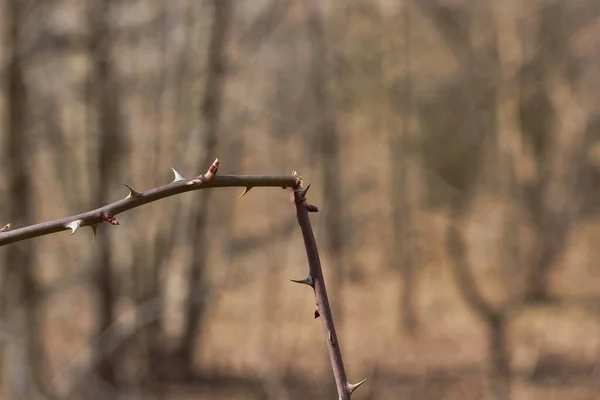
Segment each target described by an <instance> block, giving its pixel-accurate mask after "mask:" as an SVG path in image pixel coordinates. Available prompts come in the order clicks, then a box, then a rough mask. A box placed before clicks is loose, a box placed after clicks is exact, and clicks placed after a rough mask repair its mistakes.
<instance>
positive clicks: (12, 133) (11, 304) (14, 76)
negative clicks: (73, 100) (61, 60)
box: [2, 0, 45, 399]
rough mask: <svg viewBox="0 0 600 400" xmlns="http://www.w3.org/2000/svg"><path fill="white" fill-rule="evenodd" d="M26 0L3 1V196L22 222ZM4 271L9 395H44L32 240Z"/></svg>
mask: <svg viewBox="0 0 600 400" xmlns="http://www.w3.org/2000/svg"><path fill="white" fill-rule="evenodd" d="M27 6H28V4H27V2H23V1H19V0H9V1H7V2H6V15H5V17H4V20H5V21H6V24H7V25H6V26H5V29H6V36H5V37H6V43H5V45H6V49H7V50H8V54H7V63H6V75H5V78H4V85H3V87H4V90H5V101H4V104H5V107H6V108H5V110H4V130H5V134H4V140H3V143H2V150H3V152H2V160H3V166H4V171H5V174H6V180H7V182H8V184H7V192H6V193H5V196H4V202H5V204H6V206H7V209H8V211H7V214H8V215H7V216H8V218H10V221H11V222H12V224H14V225H15V226H26V225H28V224H31V223H32V222H33V219H34V208H33V205H34V203H33V200H34V196H33V188H32V179H31V178H32V176H33V173H32V171H31V164H32V162H31V161H32V157H33V153H32V151H30V149H31V143H30V141H31V140H32V138H31V137H30V134H29V129H28V128H29V126H28V124H27V116H26V112H27V111H26V110H27V106H28V101H29V99H28V93H27V86H26V83H25V60H24V59H23V48H24V46H23V45H22V39H23V34H24V33H23V26H24V24H25V10H26V7H27ZM4 257H5V267H6V269H5V271H3V275H4V279H3V282H2V283H3V287H2V293H3V296H2V318H3V320H4V323H5V324H6V325H5V326H6V328H8V332H7V336H8V337H12V339H13V340H12V343H11V346H10V347H9V349H8V350H9V351H8V352H7V353H6V354H5V356H8V357H7V358H5V360H4V365H3V367H5V368H7V367H8V368H10V372H11V382H10V396H11V398H14V399H30V398H32V397H33V396H37V395H43V393H44V391H45V385H44V380H43V367H44V349H43V342H42V338H43V334H44V331H43V328H41V326H40V325H41V319H40V311H41V309H40V307H41V303H40V301H39V299H38V297H37V287H38V284H37V279H36V276H35V243H34V242H33V241H26V242H23V243H20V244H19V245H18V246H9V247H8V248H6V252H5V254H4Z"/></svg>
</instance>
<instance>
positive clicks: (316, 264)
mask: <svg viewBox="0 0 600 400" xmlns="http://www.w3.org/2000/svg"><path fill="white" fill-rule="evenodd" d="M305 193H306V192H305V191H302V190H300V189H297V190H296V191H294V200H295V204H296V217H297V218H298V224H299V225H300V229H301V230H302V237H303V238H304V246H305V247H306V256H307V257H308V265H309V268H310V276H311V277H312V281H313V283H314V287H313V288H314V290H315V301H316V303H317V310H318V312H319V314H320V316H321V321H322V323H323V330H324V331H325V337H326V339H327V350H328V351H329V358H330V360H331V367H332V368H333V376H334V378H335V386H336V388H337V392H338V395H339V398H340V399H341V400H349V399H350V391H349V390H348V386H347V379H346V371H345V370H344V363H343V361H342V352H341V350H340V346H339V342H338V339H337V335H336V333H335V326H334V325H333V315H332V312H331V307H330V306H329V300H328V299H327V290H326V289H325V279H324V278H323V270H322V269H321V260H320V258H319V251H318V249H317V243H316V241H315V235H314V233H313V230H312V226H311V224H310V218H309V217H308V212H309V209H311V211H316V208H315V207H314V206H311V205H309V204H308V203H306V198H305V197H304V194H305ZM313 209H314V210H313Z"/></svg>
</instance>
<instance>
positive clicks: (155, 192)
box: [0, 160, 300, 246]
mask: <svg viewBox="0 0 600 400" xmlns="http://www.w3.org/2000/svg"><path fill="white" fill-rule="evenodd" d="M218 165H219V162H218V160H215V162H214V163H213V164H212V165H211V167H210V168H209V170H208V171H207V173H206V174H203V175H200V176H197V177H194V178H191V179H185V178H183V177H182V176H181V175H180V174H179V173H178V172H177V171H175V170H173V172H174V174H175V180H174V181H173V182H171V183H169V184H166V185H163V186H159V187H156V188H153V189H149V190H146V191H144V192H138V191H136V190H134V189H133V188H131V187H130V186H129V185H126V186H127V187H128V188H129V195H128V196H127V197H126V198H124V199H122V200H118V201H115V202H114V203H110V204H107V205H105V206H103V207H100V208H96V209H94V210H91V211H87V212H84V213H81V214H77V215H73V216H70V217H65V218H61V219H57V220H53V221H47V222H42V223H39V224H35V225H30V226H26V227H22V228H18V229H14V230H5V231H3V232H2V231H1V230H0V246H4V245H7V244H11V243H15V242H19V241H22V240H27V239H31V238H34V237H38V236H44V235H49V234H52V233H56V232H61V231H65V230H71V231H72V233H75V231H76V230H77V229H79V228H80V227H82V226H90V227H92V229H93V230H94V235H95V232H96V227H97V226H98V225H99V224H101V223H102V222H109V223H110V224H112V225H118V224H119V222H118V221H117V220H116V219H115V218H114V216H115V215H117V214H120V213H122V212H124V211H127V210H131V209H132V208H136V207H139V206H142V205H144V204H148V203H151V202H153V201H157V200H160V199H163V198H165V197H169V196H174V195H177V194H180V193H185V192H191V191H193V190H200V189H209V188H218V187H244V188H246V189H245V191H244V193H247V191H248V190H250V189H251V188H253V187H282V188H292V189H297V188H298V187H299V184H300V178H299V177H298V176H296V175H223V176H216V172H217V168H218ZM7 226H8V225H7Z"/></svg>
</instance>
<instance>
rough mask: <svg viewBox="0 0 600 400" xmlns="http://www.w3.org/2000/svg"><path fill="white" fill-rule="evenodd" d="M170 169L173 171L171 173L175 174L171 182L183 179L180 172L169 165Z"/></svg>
mask: <svg viewBox="0 0 600 400" xmlns="http://www.w3.org/2000/svg"><path fill="white" fill-rule="evenodd" d="M171 170H172V171H173V174H174V175H175V179H173V182H178V181H184V180H185V178H184V177H183V176H181V174H180V173H179V172H177V171H176V170H175V168H173V167H171Z"/></svg>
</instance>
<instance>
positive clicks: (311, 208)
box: [306, 204, 319, 212]
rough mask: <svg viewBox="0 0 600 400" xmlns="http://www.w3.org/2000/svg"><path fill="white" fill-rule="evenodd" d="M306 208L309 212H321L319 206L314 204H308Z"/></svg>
mask: <svg viewBox="0 0 600 400" xmlns="http://www.w3.org/2000/svg"><path fill="white" fill-rule="evenodd" d="M306 209H307V210H308V212H319V208H318V207H317V206H314V205H312V204H307V205H306Z"/></svg>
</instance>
